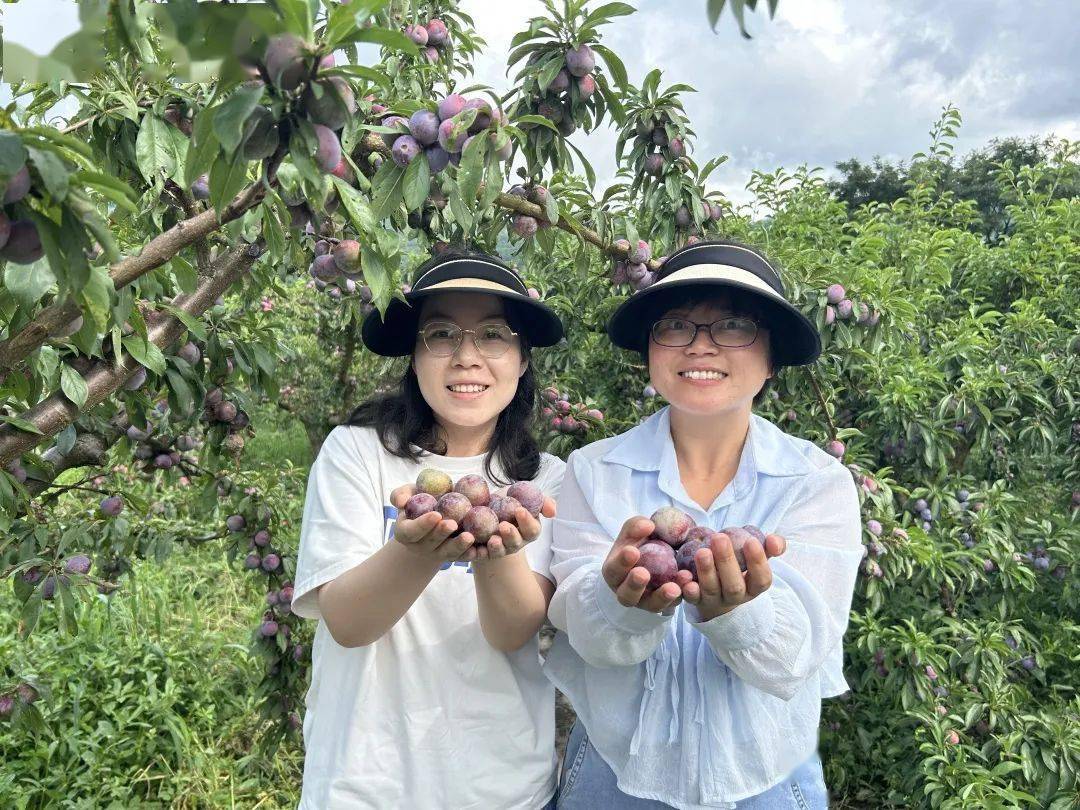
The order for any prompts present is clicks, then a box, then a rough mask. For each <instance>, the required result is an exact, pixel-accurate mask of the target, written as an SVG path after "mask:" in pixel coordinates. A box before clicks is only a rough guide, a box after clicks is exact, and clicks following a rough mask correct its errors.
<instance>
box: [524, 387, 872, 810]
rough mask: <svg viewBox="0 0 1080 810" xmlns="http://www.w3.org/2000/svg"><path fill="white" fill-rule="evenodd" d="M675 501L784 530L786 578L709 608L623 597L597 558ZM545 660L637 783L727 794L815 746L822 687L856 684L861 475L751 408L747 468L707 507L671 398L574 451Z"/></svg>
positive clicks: (765, 779) (668, 798) (720, 801)
mask: <svg viewBox="0 0 1080 810" xmlns="http://www.w3.org/2000/svg"><path fill="white" fill-rule="evenodd" d="M661 506H676V507H678V508H680V509H682V510H683V511H685V512H687V513H688V514H690V515H691V516H692V517H693V518H694V520H695V521H697V523H698V524H699V525H704V526H709V527H711V528H713V529H722V528H723V527H725V526H731V525H737V526H742V525H744V524H747V523H752V524H755V525H757V526H759V527H760V528H761V529H762V530H763V531H765V532H766V533H775V534H780V535H782V536H783V537H784V538H785V539H786V540H787V543H788V549H787V551H786V552H785V553H784V554H783V555H782V556H781V557H779V558H776V559H773V560H771V561H770V565H771V567H772V570H773V584H772V586H771V587H770V588H769V590H768V591H766V592H765V593H763V594H761V595H760V596H758V597H757V598H755V599H753V600H751V601H749V602H747V603H745V604H743V605H740V606H739V607H737V608H735V609H734V610H732V611H730V612H729V613H726V614H724V615H722V616H718V617H716V618H714V619H712V620H710V621H707V622H701V621H700V614H698V612H697V609H696V608H695V607H694V606H693V605H690V604H689V603H682V604H680V605H678V606H677V607H676V608H675V609H674V610H673V611H671V612H670V615H663V614H656V613H649V612H646V611H644V610H640V609H638V608H628V607H624V606H623V605H621V604H619V602H618V601H617V600H616V598H615V594H614V593H613V592H612V590H611V589H610V588H609V587H608V585H607V584H606V583H605V582H604V579H603V576H602V575H601V573H600V567H601V565H602V563H603V561H604V558H605V557H606V556H607V553H608V550H609V549H610V547H611V544H612V542H613V540H614V538H615V537H616V536H618V533H619V530H620V528H621V527H622V524H623V523H624V522H625V521H626V520H627V519H628V518H630V517H632V516H634V515H644V516H646V517H647V516H649V515H650V514H652V513H653V512H654V511H655V510H656V509H659V508H660V507H661ZM553 524H554V525H553V534H552V552H553V559H552V565H551V570H552V573H553V575H554V576H555V578H556V581H557V583H558V588H557V590H556V592H555V596H554V597H553V599H552V602H551V606H550V609H549V617H550V619H551V622H552V623H553V624H554V625H555V627H556V628H558V630H560V631H561V632H559V633H558V634H557V636H556V639H555V642H554V644H553V646H552V648H551V651H550V652H549V654H548V658H547V662H546V664H545V667H544V671H545V673H546V674H547V675H548V677H549V678H551V680H552V681H553V682H554V683H555V685H556V686H557V687H558V688H559V689H561V690H562V691H563V692H564V693H565V694H566V695H567V696H568V697H569V698H570V700H571V701H572V702H573V705H574V708H575V710H576V711H577V713H578V716H579V717H580V718H581V721H582V722H583V723H584V724H585V728H586V729H587V731H588V734H589V740H590V742H591V743H592V744H593V745H594V746H595V748H596V750H597V752H598V753H599V754H600V755H601V756H602V757H603V758H604V760H605V761H606V762H607V763H608V765H609V766H611V768H612V770H613V771H614V772H615V774H616V776H617V777H618V784H619V788H620V789H621V790H622V791H623V792H624V793H628V794H630V795H633V796H639V797H642V798H649V799H655V800H658V801H662V802H665V803H667V804H669V805H672V806H673V807H677V808H694V809H695V810H696V808H703V807H727V806H731V804H732V803H733V802H736V801H738V800H740V799H744V798H746V797H749V796H754V795H756V794H758V793H761V792H763V791H765V790H767V789H768V788H770V787H772V786H773V785H774V784H776V783H778V782H779V781H781V780H782V779H783V778H784V777H785V776H787V775H788V774H789V773H790V772H791V771H792V770H794V769H795V768H796V767H797V766H798V765H799V764H801V763H802V762H803V761H805V760H806V759H807V758H808V757H810V756H811V755H812V754H813V753H814V751H815V749H816V747H817V740H818V723H819V720H820V713H821V699H822V698H825V697H830V696H833V695H838V694H841V693H842V692H845V691H847V688H848V685H847V682H846V681H845V680H844V675H843V672H842V664H843V649H842V646H841V644H842V638H843V634H844V630H845V629H846V627H847V621H848V612H849V611H850V608H851V596H852V591H853V589H854V584H855V578H856V575H857V572H858V566H859V562H860V560H861V559H862V556H863V550H862V543H861V520H860V515H859V501H858V494H857V491H856V488H855V484H854V482H853V481H852V478H851V474H850V472H849V471H848V470H847V468H845V467H844V466H843V465H842V464H841V463H840V462H838V461H837V460H836V459H834V458H833V457H831V456H829V455H827V454H826V453H825V452H824V451H822V450H821V449H819V448H818V447H816V446H815V445H813V444H812V443H810V442H807V441H804V440H802V439H797V438H795V437H793V436H789V435H787V434H785V433H784V432H783V431H781V430H780V429H779V428H777V427H776V426H775V425H773V424H772V423H771V422H769V421H768V420H766V419H762V418H761V417H758V416H753V415H752V416H751V421H750V429H749V431H748V433H747V439H746V442H745V444H744V446H743V450H742V455H741V457H740V461H739V467H738V471H737V472H736V475H735V478H734V479H733V480H732V481H731V483H730V484H729V485H728V486H727V487H725V488H724V490H723V492H721V493H720V494H719V495H718V496H717V498H716V500H715V501H714V502H713V504H712V505H711V506H710V508H709V510H708V511H705V510H703V509H702V508H701V507H700V505H698V504H697V503H695V502H694V501H693V500H692V499H691V498H690V497H689V495H687V493H686V490H685V488H684V487H683V485H682V481H681V480H680V478H679V466H678V461H677V459H676V457H675V447H674V444H673V443H672V440H671V428H670V420H669V414H668V409H667V408H664V409H662V410H661V411H659V412H658V413H656V414H654V415H653V416H651V417H649V418H648V419H647V420H645V421H644V422H643V423H642V424H640V425H638V426H637V427H635V428H633V429H631V430H629V431H627V432H626V433H623V434H622V435H620V436H616V437H614V438H611V439H605V440H603V441H599V442H596V443H594V444H591V445H589V446H587V447H584V448H582V449H581V450H577V451H575V452H574V453H571V455H570V458H569V459H568V461H567V467H566V474H565V477H564V479H563V484H562V490H561V492H560V496H559V500H558V517H557V518H556V519H555V520H554V521H553Z"/></svg>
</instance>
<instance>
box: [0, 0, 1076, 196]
mask: <svg viewBox="0 0 1080 810" xmlns="http://www.w3.org/2000/svg"><path fill="white" fill-rule="evenodd" d="M598 4H599V2H597V3H595V4H594V5H598ZM632 5H636V6H637V8H638V12H637V13H636V14H633V15H631V16H629V17H623V18H619V19H617V20H616V21H614V22H613V23H612V24H611V25H609V26H608V27H607V28H606V29H605V33H604V38H603V42H604V44H605V45H608V46H609V47H610V48H612V49H613V50H614V51H615V52H616V53H618V54H619V55H620V56H621V57H622V58H623V61H624V62H625V63H626V65H627V69H628V72H629V74H630V80H631V82H633V83H635V84H636V83H639V82H640V81H641V79H642V78H643V77H644V76H645V74H646V73H647V72H648V71H649V70H651V69H652V68H654V67H659V68H661V69H662V70H663V72H664V79H663V82H662V86H666V85H667V84H672V83H675V82H685V83H687V84H690V85H692V86H693V87H694V88H696V90H697V92H696V93H694V94H690V95H688V96H687V97H686V99H685V102H684V103H685V105H686V109H687V113H688V115H689V117H690V120H691V122H692V126H693V127H694V129H695V130H696V132H697V141H696V144H695V155H696V156H697V158H698V159H699V160H700V161H701V162H704V160H705V159H708V158H710V157H713V156H715V155H721V154H726V155H729V156H730V160H729V162H728V163H727V164H726V165H725V166H723V167H721V169H719V170H718V171H717V172H716V173H715V174H714V175H713V178H714V181H715V182H716V184H717V186H718V187H719V188H721V189H722V190H724V191H725V192H726V193H727V194H728V195H729V196H730V197H731V198H732V199H734V200H736V201H744V200H746V199H747V194H746V192H745V190H744V187H745V185H746V182H747V180H748V178H749V176H750V172H751V171H752V170H753V169H762V170H773V169H775V168H777V167H780V166H785V167H796V166H798V165H800V164H804V163H805V164H808V165H810V166H820V167H822V168H825V169H831V167H832V166H833V165H834V164H835V163H836V162H837V161H840V160H844V159H846V158H849V157H852V156H854V157H859V158H862V159H869V158H871V157H873V156H874V155H878V154H880V155H882V156H885V157H889V158H906V157H908V156H910V155H911V154H912V153H914V152H916V151H919V150H920V149H922V148H924V147H925V146H926V144H927V141H928V136H927V131H928V130H929V128H930V126H931V124H932V123H933V122H934V120H935V119H936V118H937V116H938V115H939V113H940V111H941V108H942V107H943V106H944V105H946V104H948V103H950V102H951V103H953V104H955V105H956V106H957V107H958V108H959V109H960V112H961V113H962V115H963V117H964V126H963V129H962V133H961V138H960V140H959V144H958V149H959V150H960V151H961V152H963V151H967V150H969V149H972V148H975V147H978V146H981V145H983V144H984V143H985V142H986V141H988V140H989V139H990V138H993V137H1003V136H1009V135H1030V134H1046V133H1055V134H1057V135H1060V136H1064V137H1069V138H1072V139H1077V138H1080V89H1078V88H1080V83H1077V82H1076V77H1077V76H1078V75H1080V52H1078V49H1077V48H1076V47H1075V32H1076V27H1075V26H1076V17H1075V12H1076V6H1075V3H1074V0H1025V2H1022V3H1018V2H1016V0H905V2H903V3H896V2H890V0H781V2H780V5H779V10H778V12H777V16H776V18H775V19H774V20H772V21H769V20H768V18H767V16H766V15H765V14H763V13H758V14H750V15H748V20H749V27H750V29H751V31H752V33H753V34H754V38H753V39H752V40H744V39H742V38H741V37H740V36H739V34H738V31H737V29H736V27H735V24H734V21H733V20H732V18H731V17H730V15H725V16H724V17H723V18H722V19H721V21H720V25H719V26H718V32H717V33H716V34H714V33H712V31H711V30H710V29H709V26H708V24H707V22H706V20H705V0H639V1H638V2H636V3H632ZM762 5H764V4H762ZM461 6H462V7H463V8H464V9H465V10H466V11H468V12H469V13H470V14H472V15H473V17H474V19H475V20H476V22H477V27H478V30H479V33H480V34H481V36H483V37H484V38H485V39H486V40H487V42H488V46H489V47H488V49H487V50H486V52H485V53H484V54H483V55H481V56H480V57H479V58H478V60H477V62H476V77H475V78H476V81H478V82H484V83H487V84H490V85H491V86H492V87H494V88H495V89H496V90H497V91H499V92H504V91H505V90H507V89H508V88H509V79H508V78H507V77H506V76H505V58H506V54H507V52H508V46H509V42H510V39H511V37H512V36H513V35H514V34H515V33H516V32H517V31H519V30H521V29H522V28H523V27H524V24H525V21H526V20H527V19H528V17H530V16H532V15H534V14H540V13H542V10H543V9H542V6H541V4H540V3H539V2H537V0H515V2H502V3H493V2H490V0H462V2H461ZM3 9H4V11H3V14H4V29H5V30H4V35H5V37H7V38H9V39H11V40H13V41H16V42H19V43H20V44H23V45H25V46H27V47H29V48H31V49H32V50H34V51H36V52H38V53H44V52H47V51H48V50H49V49H50V48H51V47H52V46H53V45H54V44H55V42H56V41H57V40H59V39H60V38H61V37H63V36H65V35H66V34H67V33H69V32H70V31H71V30H73V29H74V27H75V25H76V21H77V18H76V12H75V4H74V2H72V0H23V1H22V2H20V3H18V4H17V5H14V6H11V5H5V6H3ZM43 20H47V21H48V24H47V25H44V24H42V21H43ZM1070 31H1071V32H1073V33H1072V34H1071V35H1070V33H1069V32H1070ZM9 98H10V94H9V93H6V92H5V91H3V90H0V103H5V102H6V101H7V100H8V99H9ZM573 140H574V142H575V143H576V144H577V145H579V146H580V147H581V148H582V149H583V151H584V152H585V153H586V154H587V155H588V156H589V158H590V160H591V161H592V163H593V165H594V167H595V168H596V170H597V174H598V184H599V185H600V186H601V187H603V186H604V185H606V183H607V182H609V181H610V179H611V178H612V177H613V176H614V172H615V166H614V159H613V152H614V144H615V133H614V131H613V130H611V129H603V130H600V131H598V132H594V133H593V134H592V135H590V136H585V135H584V134H582V133H579V134H577V135H575V136H573Z"/></svg>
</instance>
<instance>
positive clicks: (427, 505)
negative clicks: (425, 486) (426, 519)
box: [405, 492, 438, 520]
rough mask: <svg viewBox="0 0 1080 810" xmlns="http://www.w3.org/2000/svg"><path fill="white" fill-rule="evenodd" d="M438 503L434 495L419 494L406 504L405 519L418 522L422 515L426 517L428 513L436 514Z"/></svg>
mask: <svg viewBox="0 0 1080 810" xmlns="http://www.w3.org/2000/svg"><path fill="white" fill-rule="evenodd" d="M437 503H438V502H437V501H436V499H435V496H434V495H429V494H428V493H426V492H418V493H416V494H415V495H413V496H412V497H411V498H409V500H408V502H406V504H405V517H407V518H408V519H409V520H416V519H417V518H418V517H420V516H421V515H426V514H427V513H428V512H434V511H435V508H436V504H437Z"/></svg>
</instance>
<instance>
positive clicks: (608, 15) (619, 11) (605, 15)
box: [580, 3, 637, 49]
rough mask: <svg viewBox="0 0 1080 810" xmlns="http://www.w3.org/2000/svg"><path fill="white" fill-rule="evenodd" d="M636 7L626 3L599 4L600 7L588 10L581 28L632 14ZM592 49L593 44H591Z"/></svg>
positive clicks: (591, 26)
mask: <svg viewBox="0 0 1080 810" xmlns="http://www.w3.org/2000/svg"><path fill="white" fill-rule="evenodd" d="M636 10H637V9H635V8H634V7H633V6H631V5H627V4H626V3H607V4H606V5H603V6H600V8H597V9H594V10H593V11H591V12H589V16H588V17H586V18H585V21H584V22H583V23H582V24H581V26H580V27H581V28H593V27H595V26H598V25H602V24H604V23H606V22H611V19H612V18H613V17H625V16H627V15H628V14H633V13H634V12H635V11H636ZM590 47H592V48H593V49H595V48H596V46H595V45H591V46H590Z"/></svg>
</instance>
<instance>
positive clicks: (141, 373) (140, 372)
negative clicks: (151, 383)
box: [124, 366, 146, 391]
mask: <svg viewBox="0 0 1080 810" xmlns="http://www.w3.org/2000/svg"><path fill="white" fill-rule="evenodd" d="M145 383H146V369H145V368H144V367H143V366H139V367H138V368H137V369H136V370H135V373H134V374H132V375H131V377H130V378H128V381H127V382H126V383H124V390H125V391H137V390H138V389H140V388H142V387H143V385H144V384H145Z"/></svg>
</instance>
